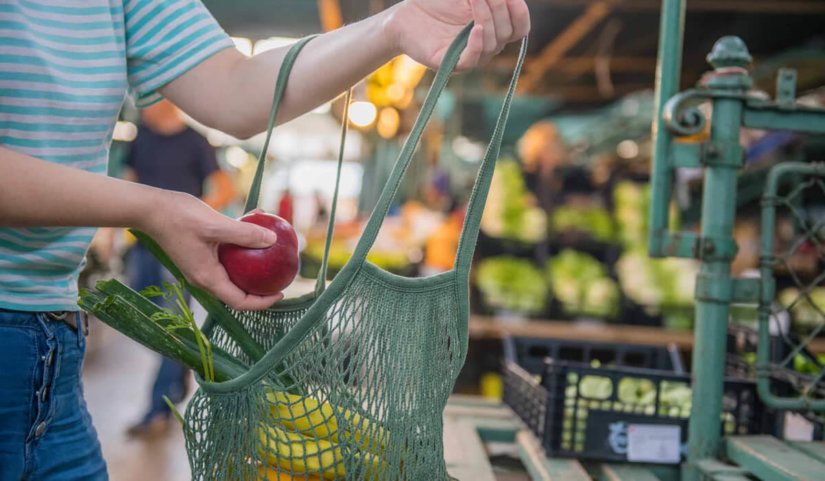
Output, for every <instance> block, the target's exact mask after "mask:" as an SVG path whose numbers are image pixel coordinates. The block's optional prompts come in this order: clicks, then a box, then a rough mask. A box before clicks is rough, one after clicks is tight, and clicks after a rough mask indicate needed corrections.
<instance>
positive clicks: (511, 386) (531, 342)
mask: <svg viewBox="0 0 825 481" xmlns="http://www.w3.org/2000/svg"><path fill="white" fill-rule="evenodd" d="M503 350H504V366H503V368H504V369H503V370H504V392H503V401H504V403H505V404H507V405H508V406H510V408H511V409H512V410H513V411H514V412H515V413H516V414H518V416H519V417H520V418H521V419H522V421H524V423H525V424H526V425H527V426H528V427H529V428H530V430H532V431H533V432H534V433H536V434H537V436H538V437H539V439H541V438H542V433H543V432H544V428H545V418H544V416H545V412H546V407H547V390H546V389H545V388H544V387H542V386H541V374H542V372H543V371H544V367H545V364H546V362H547V359H556V360H565V361H579V362H584V363H588V365H589V364H590V363H593V362H596V361H597V362H598V363H600V364H603V365H617V366H627V367H647V368H657V369H667V370H675V371H677V372H682V371H683V367H682V360H681V358H680V356H679V352H678V351H677V350H676V349H675V348H667V347H662V346H644V345H632V344H619V343H603V342H589V341H575V340H564V339H541V338H532V337H506V338H505V339H504V342H503Z"/></svg>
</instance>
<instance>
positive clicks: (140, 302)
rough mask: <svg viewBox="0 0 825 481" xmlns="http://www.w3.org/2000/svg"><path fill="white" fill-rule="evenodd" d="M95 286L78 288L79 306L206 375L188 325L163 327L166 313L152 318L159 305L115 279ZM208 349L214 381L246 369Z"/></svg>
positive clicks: (166, 321) (126, 333) (157, 350)
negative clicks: (79, 294)
mask: <svg viewBox="0 0 825 481" xmlns="http://www.w3.org/2000/svg"><path fill="white" fill-rule="evenodd" d="M96 287H97V289H84V290H82V291H81V296H80V300H79V302H78V304H79V305H80V307H81V308H83V309H85V310H87V311H88V312H90V313H92V314H94V315H95V317H97V318H98V319H100V320H101V321H102V322H103V323H105V324H108V325H109V326H111V327H112V328H114V329H115V330H117V331H119V332H121V333H122V334H124V335H126V336H128V337H129V338H131V339H133V340H134V341H137V342H139V343H140V344H142V345H144V346H146V347H147V348H149V349H151V350H153V351H155V352H157V353H159V354H161V355H163V356H165V357H168V358H170V359H174V360H176V361H178V362H180V363H182V364H184V365H186V366H188V367H190V368H191V369H193V370H195V371H197V372H198V373H199V374H200V375H201V376H202V377H203V378H204V379H205V378H206V376H207V374H206V372H204V369H203V356H202V355H201V350H200V349H199V347H198V344H197V339H196V338H197V336H196V335H194V333H193V332H192V330H191V329H185V330H176V331H175V332H172V331H171V330H168V329H166V327H167V326H168V325H169V324H170V323H171V321H169V320H166V319H165V317H168V316H155V319H152V316H153V315H154V314H155V313H157V312H161V308H160V307H158V306H157V305H155V304H154V303H153V302H151V301H150V300H148V299H147V298H145V297H143V296H141V295H140V294H138V293H137V292H135V291H133V290H132V289H130V288H129V287H127V286H125V285H123V284H122V283H120V282H118V281H117V280H106V281H100V282H98V283H97V286H96ZM160 317H164V319H160ZM211 351H212V366H213V372H214V378H215V381H217V382H221V381H227V380H229V379H233V378H236V377H238V376H240V375H242V374H243V373H245V372H246V371H247V370H248V369H249V367H248V366H247V365H246V364H245V363H243V362H241V361H240V360H238V359H236V358H235V357H233V356H232V355H230V354H229V353H227V352H225V351H223V350H221V349H219V348H215V347H212V348H211ZM210 371H212V369H210Z"/></svg>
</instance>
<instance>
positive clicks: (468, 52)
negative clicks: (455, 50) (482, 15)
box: [456, 25, 484, 71]
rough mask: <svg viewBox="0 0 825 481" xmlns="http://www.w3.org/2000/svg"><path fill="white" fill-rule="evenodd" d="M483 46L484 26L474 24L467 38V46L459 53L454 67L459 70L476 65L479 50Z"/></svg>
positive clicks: (479, 54) (478, 59)
mask: <svg viewBox="0 0 825 481" xmlns="http://www.w3.org/2000/svg"><path fill="white" fill-rule="evenodd" d="M483 47H484V27H482V26H481V25H475V26H474V27H473V29H472V30H471V31H470V38H469V39H468V40H467V46H466V47H465V48H464V51H463V52H462V53H461V57H460V58H459V59H458V64H457V65H456V69H457V70H459V71H462V70H469V69H471V68H473V67H475V66H476V65H478V63H479V61H480V60H481V52H482V49H483Z"/></svg>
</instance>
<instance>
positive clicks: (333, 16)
mask: <svg viewBox="0 0 825 481" xmlns="http://www.w3.org/2000/svg"><path fill="white" fill-rule="evenodd" d="M318 16H319V17H320V19H321V28H322V29H323V30H324V31H325V32H329V31H331V30H335V29H337V28H341V26H343V25H344V16H343V14H341V2H340V0H318Z"/></svg>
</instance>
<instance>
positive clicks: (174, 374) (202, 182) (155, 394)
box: [124, 100, 234, 436]
mask: <svg viewBox="0 0 825 481" xmlns="http://www.w3.org/2000/svg"><path fill="white" fill-rule="evenodd" d="M140 119H141V126H140V128H139V129H138V134H137V137H135V140H134V141H133V142H132V144H131V145H130V148H129V152H128V155H127V157H126V160H125V164H126V173H125V175H124V177H125V178H126V179H128V180H131V181H134V182H139V183H141V184H146V185H150V186H152V187H158V188H161V189H167V190H173V191H178V192H185V193H187V194H190V195H193V196H195V197H199V198H201V199H202V200H203V201H204V202H206V203H207V204H208V205H210V206H211V207H212V208H214V209H216V210H218V209H221V208H222V207H224V206H225V205H226V204H227V203H228V202H229V201H230V200H231V199H232V198H233V196H234V189H233V188H232V182H231V181H230V180H229V177H228V176H227V175H226V173H225V172H223V171H221V170H220V168H219V167H218V162H217V159H216V157H215V149H214V148H212V146H211V145H209V142H207V141H206V139H205V138H204V137H203V136H201V135H200V134H199V133H198V132H196V131H195V130H193V129H192V128H190V127H189V126H188V125H186V123H185V122H184V121H183V119H182V118H181V115H180V113H179V111H178V110H177V108H176V107H175V106H174V105H173V104H172V103H170V102H169V101H167V100H161V101H160V102H158V103H156V104H154V105H152V106H150V107H147V108H145V109H143V110H142V111H141V117H140ZM205 186H209V187H210V188H209V189H208V190H209V195H207V196H204V191H205V188H204V187H205ZM129 256H130V259H129V267H130V269H129V270H130V276H129V277H130V282H131V284H132V287H133V288H134V289H135V290H138V291H140V290H143V289H145V288H146V287H148V286H153V285H154V286H162V284H163V283H164V282H170V283H171V282H175V279H174V278H173V276H172V275H171V274H170V273H169V272H168V271H167V270H166V269H164V268H163V266H162V265H161V264H160V262H158V261H157V259H155V257H154V256H153V255H152V254H150V253H149V251H147V250H146V248H144V247H143V245H141V244H136V245H135V246H134V247H133V248H132V251H131V252H130V253H129ZM188 300H189V299H188V298H187V302H188ZM188 380H189V374H188V372H187V369H186V368H185V367H184V366H183V365H181V364H179V363H177V362H175V361H172V360H170V359H167V358H163V359H162V360H161V364H160V368H159V369H158V372H157V376H156V377H155V381H154V385H153V387H152V394H151V399H150V405H149V409H148V411H147V412H146V414H145V415H144V416H143V418H142V419H141V420H140V422H138V423H137V424H135V425H134V426H132V427H130V428H129V431H128V434H129V435H131V436H140V435H147V434H155V433H159V432H163V431H165V430H166V428H167V427H168V426H169V421H170V420H171V410H170V409H169V407H168V406H167V405H166V403H165V401H164V399H163V396H167V397H169V399H170V400H171V401H173V402H175V403H178V402H181V401H183V400H184V399H185V397H186V393H187V390H188Z"/></svg>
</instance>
